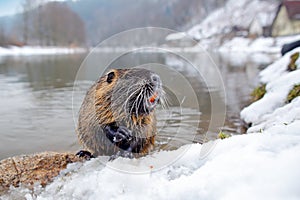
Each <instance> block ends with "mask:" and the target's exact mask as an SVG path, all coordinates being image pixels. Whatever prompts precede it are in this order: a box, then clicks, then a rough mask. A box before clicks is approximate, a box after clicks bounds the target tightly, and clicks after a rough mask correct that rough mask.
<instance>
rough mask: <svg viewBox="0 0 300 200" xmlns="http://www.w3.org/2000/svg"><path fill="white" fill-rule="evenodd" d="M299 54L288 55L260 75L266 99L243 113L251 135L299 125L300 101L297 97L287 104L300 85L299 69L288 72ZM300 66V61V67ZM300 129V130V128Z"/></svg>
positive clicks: (296, 50) (299, 62)
mask: <svg viewBox="0 0 300 200" xmlns="http://www.w3.org/2000/svg"><path fill="white" fill-rule="evenodd" d="M296 52H300V48H297V49H294V50H293V51H291V52H289V53H287V54H286V55H285V56H283V57H282V58H281V59H279V60H277V61H276V62H274V63H273V64H271V65H270V66H269V67H267V68H266V69H265V70H263V71H262V72H261V73H260V74H259V76H260V80H261V82H262V83H265V84H266V91H267V92H266V94H265V95H264V96H263V98H261V99H260V100H258V101H256V102H254V103H253V104H251V105H250V106H248V107H246V108H244V110H242V112H241V117H242V119H244V120H245V121H246V122H247V123H251V124H252V127H251V128H249V129H248V133H250V132H261V131H266V130H268V129H272V130H273V129H275V130H276V129H282V128H284V127H286V125H287V124H291V123H294V122H299V120H300V98H299V97H296V98H295V99H294V100H293V101H292V102H291V103H288V104H287V103H285V102H286V99H287V95H288V93H289V91H290V90H291V89H292V88H293V86H294V85H297V84H300V70H299V67H298V68H297V70H295V71H291V72H289V71H288V70H287V66H288V64H289V62H290V57H291V55H292V54H294V53H296ZM299 64H300V61H299V59H298V60H297V61H296V65H297V66H299ZM298 128H299V130H300V126H299V127H298Z"/></svg>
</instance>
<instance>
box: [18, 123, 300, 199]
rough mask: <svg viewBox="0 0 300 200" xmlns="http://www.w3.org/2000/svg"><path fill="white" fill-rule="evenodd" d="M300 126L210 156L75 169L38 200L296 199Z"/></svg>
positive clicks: (231, 142)
mask: <svg viewBox="0 0 300 200" xmlns="http://www.w3.org/2000/svg"><path fill="white" fill-rule="evenodd" d="M299 125H300V123H299V122H297V123H296V122H293V123H291V124H289V125H287V126H285V127H284V128H282V129H281V130H280V131H277V132H276V131H266V132H264V133H263V134H262V133H256V134H249V135H241V136H235V137H231V138H229V139H225V140H218V141H216V142H214V145H212V144H210V145H211V146H213V147H214V148H213V150H212V151H211V152H210V153H209V154H208V155H206V156H203V155H201V150H202V149H203V148H205V146H206V145H209V144H206V145H201V144H193V145H187V146H183V147H181V148H180V149H178V150H176V151H171V152H165V151H162V152H158V153H155V154H154V155H152V156H148V157H145V158H142V159H138V160H136V159H134V160H129V159H123V158H119V159H117V160H115V161H113V162H108V163H106V165H105V164H104V163H105V157H102V158H97V159H93V160H91V161H89V162H86V163H84V164H78V163H77V164H71V165H69V166H68V169H67V170H65V171H64V172H63V173H62V175H61V176H60V177H58V178H57V179H56V180H55V181H54V182H53V183H52V184H50V185H49V186H47V187H46V189H45V190H44V191H42V193H40V194H39V195H38V196H37V199H39V200H44V199H99V198H101V199H212V200H213V199H246V200H247V199H298V198H299V197H300V191H299V190H298V186H299V183H300V179H299V178H300V171H299V170H298V164H299V162H300V156H299V153H300V135H299V134H298V130H299V129H298V127H299ZM178 155H179V156H180V155H181V156H180V157H178ZM173 156H175V157H178V159H177V160H175V162H173V163H170V164H168V165H165V166H164V165H161V162H164V161H166V159H168V158H170V157H173ZM65 174H68V175H67V176H65ZM24 195H26V196H25V197H27V199H31V198H32V197H31V194H30V193H28V192H27V193H25V194H24Z"/></svg>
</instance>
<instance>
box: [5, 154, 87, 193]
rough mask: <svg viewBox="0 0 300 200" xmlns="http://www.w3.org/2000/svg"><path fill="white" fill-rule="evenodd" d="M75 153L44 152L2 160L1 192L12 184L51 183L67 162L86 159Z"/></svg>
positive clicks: (29, 186)
mask: <svg viewBox="0 0 300 200" xmlns="http://www.w3.org/2000/svg"><path fill="white" fill-rule="evenodd" d="M84 160H85V159H84V158H79V157H77V156H76V155H75V154H73V153H56V152H43V153H38V154H33V155H24V156H15V157H11V158H7V159H4V160H2V161H0V194H1V193H2V192H4V191H6V190H8V189H9V187H10V186H11V185H12V186H14V187H18V186H19V185H20V184H22V186H25V187H28V188H29V189H32V188H33V186H34V184H36V183H39V184H41V185H42V186H45V185H47V184H48V183H50V182H51V181H52V180H53V179H54V177H56V176H57V175H58V174H59V172H60V171H61V170H63V169H65V168H66V167H67V164H69V163H74V162H79V161H84Z"/></svg>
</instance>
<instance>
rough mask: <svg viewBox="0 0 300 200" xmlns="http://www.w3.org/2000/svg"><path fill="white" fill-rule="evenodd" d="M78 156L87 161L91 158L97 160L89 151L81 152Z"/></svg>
mask: <svg viewBox="0 0 300 200" xmlns="http://www.w3.org/2000/svg"><path fill="white" fill-rule="evenodd" d="M76 156H78V157H79V158H85V159H86V160H90V159H91V158H95V157H94V156H93V154H92V153H91V152H89V151H85V150H80V151H78V152H77V153H76Z"/></svg>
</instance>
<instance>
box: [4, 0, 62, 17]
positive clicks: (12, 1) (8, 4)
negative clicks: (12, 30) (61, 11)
mask: <svg viewBox="0 0 300 200" xmlns="http://www.w3.org/2000/svg"><path fill="white" fill-rule="evenodd" d="M48 1H65V0H48ZM22 2H23V0H0V17H2V16H5V15H13V14H15V13H16V12H20V11H21V3H22Z"/></svg>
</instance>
